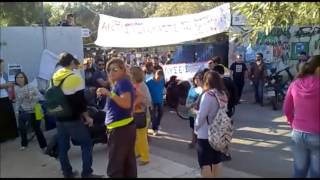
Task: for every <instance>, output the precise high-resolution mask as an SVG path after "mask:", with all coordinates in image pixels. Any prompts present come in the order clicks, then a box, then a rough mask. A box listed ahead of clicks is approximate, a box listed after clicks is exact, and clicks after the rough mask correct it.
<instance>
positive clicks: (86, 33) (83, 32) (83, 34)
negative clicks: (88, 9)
mask: <svg viewBox="0 0 320 180" xmlns="http://www.w3.org/2000/svg"><path fill="white" fill-rule="evenodd" d="M90 35H91V31H90V29H88V28H82V29H81V37H90Z"/></svg>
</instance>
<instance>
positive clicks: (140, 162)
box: [139, 161, 149, 166]
mask: <svg viewBox="0 0 320 180" xmlns="http://www.w3.org/2000/svg"><path fill="white" fill-rule="evenodd" d="M147 164H149V161H139V166H145V165H147Z"/></svg>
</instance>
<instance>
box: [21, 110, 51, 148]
mask: <svg viewBox="0 0 320 180" xmlns="http://www.w3.org/2000/svg"><path fill="white" fill-rule="evenodd" d="M27 123H31V126H32V129H33V130H34V132H35V134H36V137H37V140H38V143H39V146H40V148H45V147H47V141H46V138H45V137H44V135H43V132H42V130H41V127H40V126H41V121H37V120H36V118H35V114H34V113H28V112H23V111H20V112H19V130H20V134H21V146H24V147H26V146H28V138H27V133H28V132H27V131H28V126H27Z"/></svg>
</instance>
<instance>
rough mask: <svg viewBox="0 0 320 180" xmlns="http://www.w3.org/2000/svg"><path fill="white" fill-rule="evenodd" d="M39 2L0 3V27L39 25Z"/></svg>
mask: <svg viewBox="0 0 320 180" xmlns="http://www.w3.org/2000/svg"><path fill="white" fill-rule="evenodd" d="M40 15H41V2H0V26H26V25H32V24H39V23H41V22H42V21H41V16H40Z"/></svg>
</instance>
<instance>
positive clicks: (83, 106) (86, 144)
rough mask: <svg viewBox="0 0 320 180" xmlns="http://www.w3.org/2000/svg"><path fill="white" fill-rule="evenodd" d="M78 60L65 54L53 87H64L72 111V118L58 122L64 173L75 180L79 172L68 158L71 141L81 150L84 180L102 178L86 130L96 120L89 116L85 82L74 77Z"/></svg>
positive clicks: (76, 76)
mask: <svg viewBox="0 0 320 180" xmlns="http://www.w3.org/2000/svg"><path fill="white" fill-rule="evenodd" d="M74 63H75V58H74V57H73V56H72V55H71V54H70V53H66V52H64V53H62V54H60V58H59V63H58V64H59V65H60V66H61V67H62V68H60V69H59V70H57V71H56V72H55V73H54V74H53V78H52V81H53V85H54V86H59V85H60V87H61V89H62V91H63V94H64V95H65V98H66V100H67V103H68V105H69V107H70V111H71V112H70V114H71V115H69V116H68V117H63V118H62V117H60V118H57V131H58V147H59V148H58V150H59V155H58V156H59V160H60V164H61V169H62V172H63V175H64V177H66V178H74V177H75V176H77V173H78V172H77V171H72V167H71V164H70V161H69V157H68V151H69V149H70V138H71V139H73V140H74V141H76V142H77V143H79V144H80V146H81V151H82V164H83V166H82V167H83V169H82V173H81V176H82V177H84V178H88V177H90V178H101V177H102V176H100V175H95V174H92V172H93V170H92V168H91V167H92V146H93V145H92V140H91V137H90V134H89V130H88V128H87V127H86V125H88V126H92V124H93V119H92V118H90V117H89V115H88V113H87V103H86V100H85V98H84V86H85V85H84V80H83V79H82V77H81V76H80V75H79V74H76V73H74V72H73V71H72V70H73V67H74V66H75V64H74Z"/></svg>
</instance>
